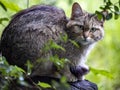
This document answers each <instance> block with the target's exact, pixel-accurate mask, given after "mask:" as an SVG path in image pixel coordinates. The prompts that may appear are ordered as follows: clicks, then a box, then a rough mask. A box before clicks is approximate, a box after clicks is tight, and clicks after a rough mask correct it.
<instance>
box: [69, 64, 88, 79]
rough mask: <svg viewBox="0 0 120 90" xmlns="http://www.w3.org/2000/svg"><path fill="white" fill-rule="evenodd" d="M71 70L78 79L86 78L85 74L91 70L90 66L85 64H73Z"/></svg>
mask: <svg viewBox="0 0 120 90" xmlns="http://www.w3.org/2000/svg"><path fill="white" fill-rule="evenodd" d="M70 72H71V73H72V74H73V75H74V76H75V77H76V78H77V79H78V80H84V75H85V74H87V73H88V72H89V68H88V67H85V66H71V67H70Z"/></svg>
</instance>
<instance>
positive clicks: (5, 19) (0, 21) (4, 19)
mask: <svg viewBox="0 0 120 90" xmlns="http://www.w3.org/2000/svg"><path fill="white" fill-rule="evenodd" d="M3 21H9V19H8V18H5V17H4V18H0V24H2V22H3Z"/></svg>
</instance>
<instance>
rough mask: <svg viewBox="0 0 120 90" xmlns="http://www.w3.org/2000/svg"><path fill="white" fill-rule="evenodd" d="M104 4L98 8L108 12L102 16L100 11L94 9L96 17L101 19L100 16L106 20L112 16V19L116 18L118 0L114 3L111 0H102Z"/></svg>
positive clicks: (117, 15)
mask: <svg viewBox="0 0 120 90" xmlns="http://www.w3.org/2000/svg"><path fill="white" fill-rule="evenodd" d="M104 3H105V5H103V6H101V7H100V9H101V10H102V11H107V12H108V14H107V15H106V16H104V15H103V14H102V13H101V12H99V11H96V14H97V15H98V18H99V19H101V18H102V17H103V18H105V19H106V20H110V19H112V17H113V14H114V19H118V18H119V15H120V0H119V1H118V2H116V3H112V2H111V0H104Z"/></svg>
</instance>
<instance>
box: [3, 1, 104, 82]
mask: <svg viewBox="0 0 120 90" xmlns="http://www.w3.org/2000/svg"><path fill="white" fill-rule="evenodd" d="M103 23H104V20H103V19H101V20H99V19H98V18H97V15H96V14H90V13H88V12H85V11H83V10H82V9H81V7H80V5H79V4H78V3H74V4H73V6H72V14H71V18H70V19H69V18H67V17H66V15H65V13H64V11H63V10H62V9H59V8H57V7H54V6H48V5H37V6H33V7H31V8H28V9H26V10H23V11H20V12H19V13H17V14H16V15H15V16H14V17H13V18H12V20H11V21H10V23H9V25H8V26H7V27H6V28H5V30H4V31H3V34H2V37H1V51H2V55H3V56H5V57H6V59H7V61H8V62H9V63H10V64H12V65H17V66H19V67H22V68H23V69H25V70H27V69H26V68H27V67H26V62H27V60H30V62H31V63H32V64H33V69H32V73H31V76H36V75H37V76H50V77H55V78H61V77H62V76H66V78H67V80H68V81H76V80H81V79H83V76H84V75H85V74H86V73H87V72H88V71H89V68H88V66H87V65H85V62H86V57H87V56H88V54H89V52H90V51H91V49H92V48H93V46H94V45H95V43H96V42H98V41H99V40H101V39H102V38H103V36H104V30H103ZM65 36H66V37H67V41H64V40H62V38H63V37H65ZM49 42H51V43H54V44H55V45H56V46H58V45H59V48H61V49H62V50H61V49H60V50H59V49H57V48H52V49H48V50H45V46H46V45H47V44H48V43H49ZM48 46H49V45H48ZM51 56H53V57H55V56H57V57H58V58H59V59H60V60H62V59H63V58H64V59H65V60H66V59H67V61H66V62H65V65H64V66H63V67H62V69H58V68H57V66H56V65H55V63H54V62H53V61H51V60H50V59H51Z"/></svg>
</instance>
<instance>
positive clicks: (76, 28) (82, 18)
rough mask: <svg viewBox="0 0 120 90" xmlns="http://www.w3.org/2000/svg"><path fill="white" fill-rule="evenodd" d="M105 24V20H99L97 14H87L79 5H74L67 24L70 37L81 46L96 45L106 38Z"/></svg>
mask: <svg viewBox="0 0 120 90" xmlns="http://www.w3.org/2000/svg"><path fill="white" fill-rule="evenodd" d="M103 23H104V19H101V20H99V19H98V17H97V15H96V14H90V13H88V12H85V11H83V10H82V9H81V7H80V5H79V4H78V3H74V4H73V7H72V15H71V19H70V20H69V22H68V23H67V28H68V36H69V37H70V38H71V39H73V40H75V41H76V42H78V43H80V44H81V45H89V44H92V43H95V42H97V41H99V40H101V39H102V38H103V36H104V30H103Z"/></svg>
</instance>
